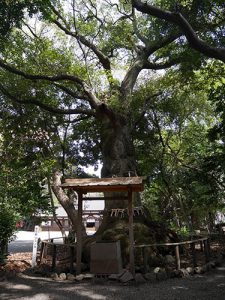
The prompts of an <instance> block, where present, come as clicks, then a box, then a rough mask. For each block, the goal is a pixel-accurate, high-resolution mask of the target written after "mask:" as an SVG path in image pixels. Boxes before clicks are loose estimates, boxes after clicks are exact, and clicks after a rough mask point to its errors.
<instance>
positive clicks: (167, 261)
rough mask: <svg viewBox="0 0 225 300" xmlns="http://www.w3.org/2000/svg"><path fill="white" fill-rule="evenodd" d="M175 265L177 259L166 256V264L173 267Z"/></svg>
mask: <svg viewBox="0 0 225 300" xmlns="http://www.w3.org/2000/svg"><path fill="white" fill-rule="evenodd" d="M173 263H175V258H174V257H173V256H172V255H166V256H165V264H167V265H171V264H173Z"/></svg>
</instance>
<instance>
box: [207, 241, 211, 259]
mask: <svg viewBox="0 0 225 300" xmlns="http://www.w3.org/2000/svg"><path fill="white" fill-rule="evenodd" d="M207 252H208V257H209V258H210V239H209V238H208V239H207Z"/></svg>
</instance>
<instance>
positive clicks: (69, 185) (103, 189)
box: [61, 183, 144, 194]
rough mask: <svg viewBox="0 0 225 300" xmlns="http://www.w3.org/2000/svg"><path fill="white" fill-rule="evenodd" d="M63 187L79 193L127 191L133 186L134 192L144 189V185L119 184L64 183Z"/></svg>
mask: <svg viewBox="0 0 225 300" xmlns="http://www.w3.org/2000/svg"><path fill="white" fill-rule="evenodd" d="M61 187H62V188H65V189H72V190H74V191H76V192H77V193H79V192H82V193H83V194H87V193H91V192H127V191H128V190H129V189H130V188H132V191H133V192H142V191H143V190H144V186H143V185H128V186H126V185H119V186H111V185H109V186H107V185H96V186H74V185H73V183H66V184H65V183H63V184H62V185H61Z"/></svg>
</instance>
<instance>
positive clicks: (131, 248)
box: [128, 190, 135, 275]
mask: <svg viewBox="0 0 225 300" xmlns="http://www.w3.org/2000/svg"><path fill="white" fill-rule="evenodd" d="M128 198H129V199H128V215H129V258H130V259H129V260H130V272H131V273H132V274H133V275H134V274H135V266H134V231H133V201H132V190H129V192H128Z"/></svg>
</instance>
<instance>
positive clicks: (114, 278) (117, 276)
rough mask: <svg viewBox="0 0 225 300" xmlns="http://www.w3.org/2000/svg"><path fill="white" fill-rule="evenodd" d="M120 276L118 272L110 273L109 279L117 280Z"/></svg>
mask: <svg viewBox="0 0 225 300" xmlns="http://www.w3.org/2000/svg"><path fill="white" fill-rule="evenodd" d="M118 278H119V275H118V274H111V275H109V277H108V279H109V280H117V279H118Z"/></svg>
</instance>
